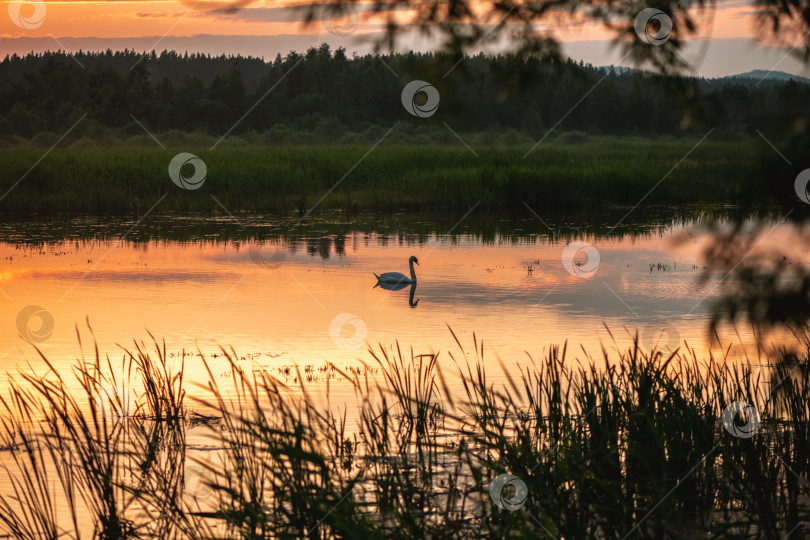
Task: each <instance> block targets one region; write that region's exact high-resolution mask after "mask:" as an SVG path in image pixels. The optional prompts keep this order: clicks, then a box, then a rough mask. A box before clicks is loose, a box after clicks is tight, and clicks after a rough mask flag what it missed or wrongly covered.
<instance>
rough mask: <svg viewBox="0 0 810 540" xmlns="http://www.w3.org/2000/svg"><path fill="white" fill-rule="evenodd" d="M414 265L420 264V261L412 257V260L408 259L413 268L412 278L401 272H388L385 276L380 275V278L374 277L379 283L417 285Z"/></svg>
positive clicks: (375, 275)
mask: <svg viewBox="0 0 810 540" xmlns="http://www.w3.org/2000/svg"><path fill="white" fill-rule="evenodd" d="M413 263H416V264H419V259H417V258H416V257H415V256H413V255H411V258H410V259H408V264H409V265H410V267H411V277H410V278H408V276H406V275H405V274H401V273H399V272H386V273H384V274H380V275H379V276H378V275H377V274H374V277H376V278H377V283H397V284H398V283H416V272H414V270H413Z"/></svg>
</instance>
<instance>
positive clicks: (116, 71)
mask: <svg viewBox="0 0 810 540" xmlns="http://www.w3.org/2000/svg"><path fill="white" fill-rule="evenodd" d="M457 61H458V58H456V57H452V56H449V55H443V54H420V53H411V54H404V55H403V54H393V55H384V56H380V57H376V56H372V55H366V56H353V57H348V56H347V55H346V52H345V50H344V49H342V48H341V49H338V50H336V51H332V50H330V48H329V46H328V45H326V44H324V45H322V46H320V47H319V48H312V49H310V50H309V51H307V52H306V53H305V54H304V55H301V54H298V53H295V52H291V53H289V54H288V55H287V56H286V57H284V58H282V57H281V56H277V57H276V59H275V60H274V61H272V62H265V61H264V60H262V59H258V58H251V57H248V58H244V57H226V56H219V57H211V56H207V55H202V54H193V55H188V54H178V53H176V52H166V51H164V52H163V53H161V54H156V53H155V52H152V53H150V54H145V55H144V54H140V53H136V52H134V51H123V52H112V51H109V50H108V51H107V52H105V53H78V54H76V55H74V56H70V55H67V54H64V53H46V54H36V55H34V54H32V55H28V56H25V57H19V56H16V55H15V56H11V57H9V56H7V57H6V58H5V59H4V60H3V62H2V63H0V81H3V82H2V89H1V90H0V137H3V138H4V139H5V140H9V139H14V138H15V137H21V138H24V139H34V140H36V138H37V137H40V138H42V137H44V138H46V139H48V138H50V139H53V138H55V137H56V136H58V135H59V134H61V133H63V132H64V131H65V130H67V129H68V128H69V127H70V126H71V125H73V124H74V123H75V122H76V121H77V120H78V119H79V118H81V117H82V115H84V114H85V113H87V117H86V118H85V120H84V121H82V122H81V125H79V126H77V129H76V130H75V132H74V133H72V134H71V139H74V140H75V139H78V138H80V137H86V138H90V139H93V140H97V141H98V140H103V139H105V138H108V139H113V140H114V139H119V140H126V139H127V138H129V137H133V136H142V135H143V130H142V128H141V127H140V126H139V125H138V124H137V122H136V121H135V120H134V119H138V121H140V122H142V123H143V124H144V125H145V126H147V127H148V128H149V129H150V130H153V131H155V132H159V133H163V132H168V131H171V130H178V131H182V132H195V131H196V132H203V133H206V134H208V135H211V136H213V137H219V136H220V135H222V134H224V133H226V132H228V130H230V129H231V128H232V127H233V126H234V124H235V123H236V122H237V120H238V119H239V118H240V117H242V116H243V115H244V114H245V113H246V112H247V111H249V110H250V109H251V107H253V106H254V104H255V108H253V109H252V110H250V113H249V114H247V115H246V116H245V118H244V120H242V121H241V122H240V123H239V124H238V125H237V126H236V127H235V128H234V129H233V131H232V134H234V135H239V134H243V133H245V132H249V133H268V134H270V136H269V137H267V138H266V139H264V140H266V141H267V142H270V143H274V142H279V143H281V142H320V143H322V142H357V141H356V140H355V141H352V140H345V137H344V136H345V135H346V133H354V134H362V133H366V134H368V133H369V132H372V134H377V135H381V134H382V132H384V129H385V128H386V127H388V126H391V125H393V124H394V123H395V122H397V121H404V122H409V123H411V124H414V125H417V126H418V127H419V128H420V129H427V127H426V126H433V127H434V129H438V128H441V129H442V130H444V127H443V126H442V124H443V123H445V122H446V123H447V124H448V125H449V126H452V128H453V130H454V131H457V132H466V133H471V132H476V133H481V132H490V133H503V132H510V131H511V132H518V133H520V134H521V135H522V136H527V137H530V138H533V139H537V138H539V137H541V136H543V134H544V133H545V132H546V131H547V130H548V129H549V128H550V127H552V126H555V124H556V123H557V122H558V120H559V119H560V118H562V117H563V115H565V114H566V112H567V111H569V110H570V109H571V108H572V107H573V106H574V105H575V104H576V103H577V102H578V101H579V100H580V99H581V98H582V97H583V96H585V95H586V94H588V92H589V91H591V89H593V90H592V91H591V92H590V94H588V97H587V99H585V100H584V101H583V102H582V103H581V104H580V105H578V106H577V107H575V108H574V110H573V111H572V112H571V113H570V114H569V115H568V116H567V117H565V120H564V121H563V122H562V123H560V124H559V126H557V127H556V130H557V131H571V130H579V131H586V132H588V133H591V134H605V135H617V136H625V135H642V136H652V135H655V136H657V135H674V136H681V135H688V134H690V132H691V133H697V132H698V131H700V130H701V129H705V127H706V126H711V127H714V128H715V129H716V130H718V133H721V132H724V131H725V132H726V133H740V134H751V133H754V130H755V129H757V128H762V126H763V125H765V124H767V123H769V122H771V121H773V119H774V118H779V116H780V115H781V114H790V115H792V116H794V117H795V115H796V114H797V111H798V112H799V113H801V115H802V116H805V117H806V113H807V110H808V109H810V85H805V84H801V83H797V82H794V81H786V82H785V81H778V82H777V81H770V80H768V81H765V82H764V83H763V84H757V81H755V80H744V79H731V80H729V79H717V80H706V79H698V78H674V77H663V76H656V75H651V74H648V73H643V72H638V71H633V70H625V69H621V70H613V69H611V68H597V67H593V66H590V65H583V64H582V63H579V64H577V63H575V62H572V61H567V62H560V61H554V60H541V59H536V58H529V59H522V58H518V57H514V56H495V57H486V56H483V55H479V56H475V57H470V58H467V59H466V60H465V61H464V62H461V63H460V64H459V65H458V67H456V68H454V69H453V70H452V71H450V73H449V74H448V73H447V72H448V70H450V69H451V68H452V67H453V65H454V64H456V62H457ZM603 78H604V79H603ZM414 79H420V80H424V81H427V82H429V83H430V84H433V85H434V86H436V88H437V89H438V90H439V92H440V95H441V103H440V107H439V110H438V112H437V113H436V114H435V115H434V116H432V117H430V118H415V117H412V116H411V115H409V114H408V113H407V112H406V111H405V110H404V108H403V106H402V104H401V101H400V93H401V91H402V88H403V86H404V85H405V84H407V83H408V82H409V81H411V80H414ZM597 82H598V84H596V83H597ZM594 85H596V86H594ZM265 94H266V97H264V98H263V99H262V96H265ZM257 103H258V104H257ZM685 118H686V119H689V120H687V121H685ZM766 120H767V121H766ZM295 133H297V134H299V135H300V134H304V136H303V138H301V139H300V140H296V139H295V138H292V139H291V138H290V135H291V134H295ZM341 137H344V139H341ZM422 142H426V143H429V142H431V141H430V140H429V137H428V138H427V139H426V140H424V141H422Z"/></svg>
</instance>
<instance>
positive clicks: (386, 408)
mask: <svg viewBox="0 0 810 540" xmlns="http://www.w3.org/2000/svg"><path fill="white" fill-rule="evenodd" d="M451 332H452V330H451ZM77 333H78V330H77ZM453 336H454V337H455V334H453ZM153 340H154V343H153V347H154V350H153V351H148V352H147V350H146V348H145V347H144V346H143V344H135V346H134V348H133V349H132V350H131V351H126V352H125V353H124V355H123V357H122V360H121V363H120V365H119V364H117V363H113V362H112V361H111V360H110V359H109V357H107V356H104V357H102V355H101V354H100V353H99V351H98V349H97V348H94V355H93V357H92V358H91V359H89V360H86V359H85V358H81V359H80V360H79V361H78V364H77V365H76V367H75V368H74V370H73V373H72V376H73V378H75V381H74V380H69V379H70V377H67V376H65V375H64V374H60V373H59V372H58V371H57V370H56V369H55V368H54V366H53V365H52V364H51V363H50V362H49V361H48V359H47V358H45V357H44V356H43V360H44V361H45V362H46V364H47V365H48V366H49V368H50V372H49V373H48V374H46V375H45V376H42V377H39V376H36V375H33V374H28V373H24V374H21V375H20V376H19V378H12V379H11V381H10V385H9V390H8V394H7V395H5V396H3V397H2V399H1V400H0V402H2V405H3V408H4V410H3V411H2V415H0V418H1V419H2V424H1V425H0V443H2V444H3V445H4V447H5V450H6V452H3V454H5V455H4V456H3V459H2V463H3V464H4V469H5V472H6V474H7V477H8V480H7V482H6V483H7V485H9V486H10V487H8V488H6V489H4V493H2V494H0V529H2V530H1V531H0V532H2V533H4V534H8V535H11V536H14V537H17V538H53V539H56V538H65V537H69V538H78V537H98V538H195V539H196V538H237V537H238V538H425V537H431V538H494V537H497V538H506V537H517V538H538V537H543V536H545V535H549V536H552V537H555V538H557V537H565V538H625V537H634V538H635V537H644V538H696V537H709V536H711V537H713V538H781V537H784V536H785V535H789V537H790V538H791V539H797V538H803V537H805V535H806V534H807V533H808V532H810V531H808V529H809V528H810V527H808V525H807V524H808V522H810V521H809V520H810V499H808V495H809V494H810V486H808V482H807V478H808V473H809V472H810V441H809V440H808V439H809V438H810V423H809V422H808V420H809V418H808V415H809V408H808V407H809V406H808V404H809V403H810V384H808V383H810V380H808V378H809V377H810V370H808V364H807V357H806V356H805V357H803V358H796V357H791V356H785V357H784V358H781V359H779V362H777V363H775V365H774V367H772V368H771V371H770V373H768V374H767V375H765V376H762V377H760V376H759V375H756V374H755V372H754V371H753V370H752V368H751V367H750V366H742V365H740V364H739V363H734V362H731V361H727V360H728V359H726V358H722V359H714V358H708V359H706V360H703V361H701V360H699V359H698V358H696V356H695V353H694V352H693V351H688V350H686V351H684V352H680V351H675V352H673V353H670V354H668V355H664V354H662V353H661V352H660V351H649V352H648V351H644V350H642V349H641V346H640V344H639V343H638V340H635V343H634V345H633V346H631V347H630V348H628V349H626V350H619V349H618V347H617V348H616V350H614V351H612V352H609V351H608V350H607V349H603V350H602V351H601V357H599V358H598V359H597V358H592V357H590V356H588V355H587V354H585V355H584V356H583V357H582V358H579V359H574V358H568V357H567V355H568V351H567V347H566V345H562V346H552V347H550V348H549V349H548V351H547V353H546V354H545V355H544V356H543V357H542V358H533V357H531V356H529V359H528V362H527V364H526V365H525V366H523V367H521V368H520V371H519V376H517V375H514V374H510V372H509V370H507V369H506V368H505V367H504V366H503V364H501V367H502V369H503V374H498V376H499V377H502V379H501V380H504V378H505V383H504V384H501V385H496V384H494V383H492V382H490V379H489V378H488V374H487V370H486V369H485V367H484V366H485V363H484V357H485V352H486V351H485V347H484V343H483V342H482V341H478V340H477V339H476V337H475V336H473V340H472V349H471V350H465V347H464V346H463V345H462V343H461V341H460V340H458V339H457V338H456V342H457V344H458V347H459V351H458V352H455V353H450V354H448V358H447V360H444V359H442V360H444V361H443V362H440V358H439V356H440V354H439V353H429V354H419V353H416V352H415V351H414V350H413V349H412V348H411V349H409V350H405V351H403V350H402V349H401V348H400V346H399V344H396V345H394V346H393V347H384V346H379V347H378V348H376V349H373V350H370V351H369V352H370V355H371V358H372V360H373V362H375V363H376V364H377V365H379V367H380V369H381V372H382V377H381V380H379V381H373V380H370V379H369V377H368V370H367V371H366V373H365V375H361V374H359V373H357V372H353V373H352V375H351V376H350V375H348V374H345V373H342V372H341V374H342V375H343V376H344V377H345V378H346V380H348V381H350V382H351V383H352V385H353V386H354V389H355V392H356V396H357V406H356V407H357V410H356V411H353V414H349V410H347V408H346V407H343V408H342V409H341V408H339V407H335V406H332V405H331V404H329V403H327V404H326V405H324V404H323V401H322V400H321V401H318V400H316V399H315V398H314V397H313V396H312V395H311V394H310V393H309V392H308V389H307V386H306V384H305V383H301V384H300V385H299V386H298V387H290V386H287V385H285V384H283V383H282V382H281V381H279V380H278V379H276V378H274V377H272V376H271V375H269V374H267V372H263V371H262V372H254V371H253V370H252V369H244V368H242V367H241V366H240V365H239V362H238V360H237V359H238V356H237V355H236V354H235V352H233V351H232V350H231V351H226V350H223V353H224V355H225V357H224V358H225V359H226V361H227V362H228V363H229V364H230V369H231V372H230V374H231V376H230V380H229V381H228V382H227V384H220V382H218V381H221V380H222V379H221V378H218V377H215V376H214V372H213V370H212V369H211V366H209V365H208V364H207V363H206V369H208V373H209V376H210V377H209V378H210V381H209V383H208V384H207V385H206V386H205V387H204V392H205V393H204V396H203V397H200V398H194V397H189V400H191V402H193V403H192V409H197V410H205V411H211V410H213V411H215V413H216V414H214V415H210V414H206V415H205V416H203V415H200V414H198V413H195V412H194V411H193V410H191V409H190V408H189V405H188V404H187V403H186V401H188V400H186V394H185V390H184V388H183V375H182V374H183V367H184V366H183V365H182V364H181V365H179V366H175V367H176V368H177V370H176V371H173V370H172V366H171V364H170V362H167V360H166V359H167V354H166V349H165V344H164V343H160V342H158V341H157V340H155V339H154V338H153ZM80 342H81V336H80ZM583 354H584V353H583ZM181 357H184V355H181ZM201 361H202V362H205V360H204V359H203V360H201ZM442 365H443V366H444V368H443V369H442V368H441V367H440V366H442ZM449 369H458V371H459V373H460V375H461V379H460V381H459V382H456V381H455V379H451V378H450V377H447V376H446V374H447V371H448V370H449ZM298 380H299V381H301V380H303V378H302V377H301V376H300V373H299V377H298ZM77 385H78V388H80V390H79V391H77V392H74V391H71V390H70V388H71V387H73V388H76V387H77ZM110 388H113V389H116V390H113V391H110ZM118 390H120V392H119V391H118ZM129 395H135V396H136V397H137V399H136V400H134V401H132V402H130V400H129V398H128V397H127V396H129ZM327 395H328V392H327ZM736 401H742V402H745V403H748V404H751V405H753V406H754V407H756V409H757V410H758V412H759V415H760V416H761V425H760V427H759V429H758V430H757V431H756V433H755V434H754V436H752V437H750V438H742V437H739V436H734V435H732V434H731V433H730V431H729V430H727V429H724V427H723V425H722V423H721V421H720V419H721V416H722V414H723V411H724V410H725V409H726V408H727V407H728V406H729V404H731V403H733V402H736ZM352 419H354V420H352ZM198 425H203V426H205V427H207V430H208V437H209V438H210V444H208V445H204V450H205V451H200V450H199V449H197V450H195V449H192V448H190V447H189V445H188V444H187V442H186V432H187V431H188V429H189V428H190V427H191V426H198ZM502 473H510V474H512V475H514V476H517V477H518V478H519V479H520V480H522V481H523V482H524V483H525V484H526V487H527V490H528V497H527V499H526V502H525V505H523V506H522V507H521V508H518V509H516V510H514V511H508V510H503V509H501V508H500V507H499V506H498V505H496V504H495V503H494V502H493V499H492V498H491V497H490V492H489V488H490V483H491V482H492V480H493V479H494V478H495V477H497V476H498V475H500V474H502ZM192 476H194V477H196V480H198V481H196V486H197V487H196V488H194V489H191V488H190V487H189V486H190V485H191V483H192V480H193V479H192V478H191V477H192ZM200 478H202V481H199V479H200Z"/></svg>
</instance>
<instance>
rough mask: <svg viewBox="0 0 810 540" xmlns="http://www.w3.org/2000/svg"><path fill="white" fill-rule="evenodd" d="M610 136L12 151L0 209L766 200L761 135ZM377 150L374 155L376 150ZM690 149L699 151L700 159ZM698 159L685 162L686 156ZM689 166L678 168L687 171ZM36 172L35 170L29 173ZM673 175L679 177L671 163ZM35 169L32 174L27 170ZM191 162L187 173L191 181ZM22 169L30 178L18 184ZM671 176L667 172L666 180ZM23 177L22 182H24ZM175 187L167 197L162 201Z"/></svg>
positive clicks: (549, 208)
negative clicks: (200, 177) (181, 156)
mask: <svg viewBox="0 0 810 540" xmlns="http://www.w3.org/2000/svg"><path fill="white" fill-rule="evenodd" d="M695 142H696V141H674V142H672V141H670V142H652V141H641V140H630V139H600V140H597V141H592V142H586V143H582V144H577V145H563V144H558V143H552V144H546V143H544V144H542V145H540V146H538V147H537V148H535V149H534V150H533V151H532V152H531V153H529V154H528V156H526V157H525V158H524V156H525V155H526V153H527V151H528V150H529V148H530V147H528V146H526V147H512V148H505V147H504V148H494V147H482V148H478V147H473V150H474V151H475V153H476V154H477V156H476V155H474V154H473V153H472V152H471V151H470V150H468V149H467V148H464V147H463V146H455V147H453V146H431V147H418V146H386V145H384V144H383V145H380V146H379V147H377V148H374V149H373V150H371V151H369V150H370V147H369V146H345V147H340V146H312V147H262V146H243V147H220V148H216V149H214V150H210V149H206V148H185V147H184V148H179V147H178V148H167V149H159V148H157V147H155V148H120V147H108V148H69V149H60V148H56V149H54V150H53V151H51V152H50V153H49V154H47V156H46V157H45V158H44V159H42V161H41V162H40V163H38V164H37V165H36V167H34V168H33V169H31V167H32V165H34V164H35V163H37V161H38V160H39V159H40V158H42V156H43V154H44V151H43V149H41V148H25V147H20V148H6V149H3V150H0V165H2V167H0V193H5V192H6V191H9V190H10V191H9V192H8V194H7V196H6V197H5V198H4V199H3V200H2V201H0V216H4V217H9V216H15V215H21V214H30V213H40V214H72V215H78V214H91V215H92V214H96V215H122V214H128V213H138V212H145V211H146V210H147V209H149V208H150V207H152V206H153V205H155V204H156V203H158V201H160V202H159V204H157V206H156V207H155V210H154V211H155V212H177V213H190V212H203V213H206V212H207V213H212V212H217V213H221V212H222V208H221V207H220V205H219V203H218V202H217V200H218V201H220V202H221V203H222V205H223V206H224V207H225V208H227V210H228V212H231V213H241V212H267V213H273V214H286V213H297V214H299V215H303V214H305V213H306V212H307V211H308V210H309V209H311V208H313V207H315V208H317V210H318V211H327V210H342V211H367V210H371V211H384V212H390V211H399V210H415V209H435V210H451V211H456V210H465V211H466V210H467V209H468V208H470V207H471V206H473V205H475V204H479V206H480V209H482V210H493V211H511V210H515V209H522V210H523V211H525V206H524V203H525V204H528V205H529V206H530V207H531V208H532V209H533V210H535V211H536V212H543V213H549V212H551V213H558V212H560V211H561V210H565V211H569V212H589V211H593V210H603V209H605V208H615V207H621V206H625V207H632V206H634V205H636V204H638V203H639V201H641V200H642V199H643V202H644V205H645V206H646V205H683V204H703V203H705V204H718V203H722V204H735V205H741V206H748V207H750V206H755V205H759V204H761V203H762V202H763V201H767V199H768V195H769V194H768V192H767V186H766V183H765V182H763V180H762V172H761V171H760V165H759V162H758V161H757V158H756V152H755V147H754V145H753V143H751V142H712V141H710V140H707V141H706V142H704V143H702V144H700V145H698V146H697V147H696V148H694V149H693V147H694V146H695ZM179 152H190V153H193V154H195V155H197V156H199V157H200V158H201V159H202V160H203V161H204V162H205V165H206V168H207V176H206V179H205V181H204V182H203V184H202V186H201V187H200V188H199V189H196V190H185V189H182V188H180V187H177V186H176V185H175V184H173V183H172V181H171V179H170V177H169V174H168V165H169V162H170V161H171V160H172V158H173V157H174V156H175V155H177V154H178V153H179ZM367 152H368V154H367V155H366V153H367ZM687 154H688V156H687ZM685 156H686V157H685ZM676 165H677V167H676ZM29 169H31V170H30V172H28V173H27V171H28V170H29ZM670 171H671V172H670ZM26 173H27V174H26ZM192 173H193V170H192V169H191V168H190V166H187V167H186V168H185V169H183V174H184V175H186V176H190V175H191V174H192ZM20 178H22V181H19V180H20ZM662 179H663V181H662ZM18 181H19V184H18V185H16V187H14V188H13V189H11V188H12V186H14V185H15V183H17V182H18ZM164 195H165V199H163V200H161V197H163V196H164Z"/></svg>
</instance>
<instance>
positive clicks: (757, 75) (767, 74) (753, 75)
mask: <svg viewBox="0 0 810 540" xmlns="http://www.w3.org/2000/svg"><path fill="white" fill-rule="evenodd" d="M722 78H723V79H756V80H762V79H768V80H774V81H790V80H793V81H796V82H801V83H810V79H808V78H807V77H800V76H799V75H793V74H792V73H785V72H784V71H767V70H764V69H755V70H753V71H746V72H745V73H740V74H737V75H729V76H727V77H722Z"/></svg>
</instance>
